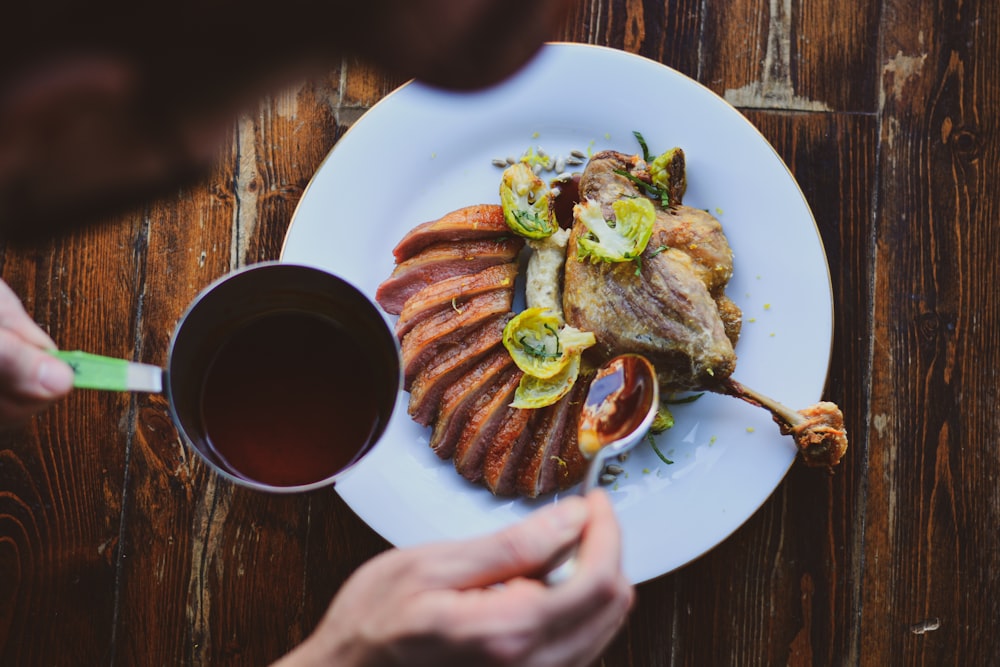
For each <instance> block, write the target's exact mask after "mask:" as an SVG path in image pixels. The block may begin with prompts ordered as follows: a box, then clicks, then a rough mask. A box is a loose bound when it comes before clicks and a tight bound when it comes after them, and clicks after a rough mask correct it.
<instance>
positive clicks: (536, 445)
mask: <svg viewBox="0 0 1000 667" xmlns="http://www.w3.org/2000/svg"><path fill="white" fill-rule="evenodd" d="M575 394H576V392H574V391H571V392H570V393H568V394H566V395H565V396H563V397H562V398H561V399H560V400H559V402H557V403H554V404H552V405H550V406H548V407H545V408H539V409H538V410H537V415H536V417H535V419H534V420H533V422H532V425H531V426H532V440H531V443H530V444H529V445H527V447H526V449H525V452H524V456H523V461H522V462H521V467H520V468H519V469H518V471H517V483H516V488H517V491H518V493H520V494H521V495H522V496H527V497H529V498H537V497H538V496H539V495H542V494H544V493H549V492H550V491H554V490H555V489H556V488H557V486H558V480H557V479H556V476H555V467H554V466H553V465H552V464H553V463H557V462H558V459H559V456H560V453H561V451H562V441H563V439H564V438H568V437H570V433H572V432H575V431H576V429H577V423H576V421H574V420H573V414H577V415H579V410H577V409H576V408H575V406H574V404H573V396H574V395H575ZM577 402H579V403H581V404H582V402H581V401H577ZM574 439H575V438H574Z"/></svg>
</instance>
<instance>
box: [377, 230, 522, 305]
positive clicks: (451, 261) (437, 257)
mask: <svg viewBox="0 0 1000 667" xmlns="http://www.w3.org/2000/svg"><path fill="white" fill-rule="evenodd" d="M523 246H524V239H522V238H520V237H508V238H503V239H483V240H476V241H459V242H454V243H452V242H442V243H436V244H434V245H431V246H428V247H427V248H424V249H423V250H421V251H420V252H419V253H417V254H416V255H414V256H413V257H411V258H409V259H407V260H406V261H404V262H402V263H400V264H397V265H396V268H395V269H393V271H392V274H391V275H390V276H389V277H388V278H386V279H385V280H384V281H383V282H382V284H381V285H379V286H378V289H377V290H376V291H375V300H376V301H377V302H378V304H379V305H380V306H382V308H383V309H384V310H385V311H386V312H387V313H391V314H392V315H399V314H400V313H401V312H402V310H403V306H404V305H405V304H406V300H407V299H409V298H410V297H411V296H413V295H414V294H416V293H417V292H419V291H420V290H421V289H423V288H424V287H427V286H428V285H432V284H434V283H436V282H439V281H441V280H445V279H447V278H451V277H453V276H458V275H469V274H473V273H479V272H480V271H482V270H483V269H486V268H488V267H491V266H494V265H496V264H506V263H508V262H512V261H514V259H515V258H516V257H517V255H518V253H519V252H521V248H522V247H523Z"/></svg>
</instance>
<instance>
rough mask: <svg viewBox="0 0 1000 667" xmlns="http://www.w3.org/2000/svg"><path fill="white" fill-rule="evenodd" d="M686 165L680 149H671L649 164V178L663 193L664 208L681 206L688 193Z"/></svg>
mask: <svg viewBox="0 0 1000 667" xmlns="http://www.w3.org/2000/svg"><path fill="white" fill-rule="evenodd" d="M684 165H685V161H684V151H683V150H682V149H680V148H671V149H670V150H668V151H667V152H665V153H661V154H660V155H658V156H657V157H656V159H654V160H653V161H652V162H650V163H649V176H650V178H652V179H653V185H655V186H656V187H657V188H658V189H659V191H660V192H661V193H663V194H661V197H663V201H662V205H663V206H668V205H677V204H680V203H681V200H682V199H683V198H684V193H685V192H686V191H687V173H686V169H685V166H684ZM664 195H666V196H665V197H664Z"/></svg>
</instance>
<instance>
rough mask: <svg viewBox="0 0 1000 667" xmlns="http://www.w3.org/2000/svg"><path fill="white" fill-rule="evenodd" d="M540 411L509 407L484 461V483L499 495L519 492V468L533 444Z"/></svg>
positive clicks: (510, 494) (494, 493)
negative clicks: (533, 427)
mask: <svg viewBox="0 0 1000 667" xmlns="http://www.w3.org/2000/svg"><path fill="white" fill-rule="evenodd" d="M537 414H538V410H519V409H517V408H510V410H509V411H508V413H507V416H506V418H505V419H504V422H503V424H501V426H500V428H498V429H497V432H496V435H494V436H493V442H492V443H490V446H489V448H488V449H487V450H486V456H485V458H484V459H483V480H482V481H483V484H485V485H486V487H487V488H488V489H489V490H490V491H492V492H493V495H496V496H512V495H515V494H516V492H517V469H518V467H519V466H520V464H521V460H522V457H523V456H524V453H525V451H526V450H527V448H528V447H529V446H530V444H531V440H532V431H531V423H532V421H533V419H534V417H535V416H536V415H537Z"/></svg>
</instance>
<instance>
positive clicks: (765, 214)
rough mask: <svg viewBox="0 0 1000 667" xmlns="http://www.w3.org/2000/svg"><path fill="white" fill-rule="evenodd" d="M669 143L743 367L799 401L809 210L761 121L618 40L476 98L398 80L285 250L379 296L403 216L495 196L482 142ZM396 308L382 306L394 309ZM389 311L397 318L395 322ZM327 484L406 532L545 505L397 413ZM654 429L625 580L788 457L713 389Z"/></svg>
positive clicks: (728, 514) (755, 501) (378, 521)
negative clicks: (728, 267)
mask: <svg viewBox="0 0 1000 667" xmlns="http://www.w3.org/2000/svg"><path fill="white" fill-rule="evenodd" d="M633 130H638V131H640V132H642V133H643V135H644V136H645V138H646V140H647V143H648V145H649V147H650V149H651V150H652V151H653V152H661V151H663V150H666V149H667V148H670V147H671V146H680V147H682V148H683V149H684V151H685V154H686V157H687V173H688V191H687V195H686V196H685V199H684V203H686V204H689V205H691V206H697V207H701V208H705V209H708V210H710V211H712V212H713V213H714V214H715V215H717V217H718V218H719V219H720V220H721V221H722V224H723V226H724V228H725V230H726V233H727V235H728V237H729V240H730V243H731V245H732V247H733V249H734V253H735V272H734V275H733V279H732V281H731V282H730V286H729V288H728V290H727V293H728V294H729V296H730V297H731V298H732V299H733V300H734V301H735V302H736V303H737V304H738V305H739V306H740V307H741V308H742V309H743V314H744V326H743V334H742V336H741V340H740V342H739V344H738V346H737V353H738V354H739V363H738V366H737V371H736V374H735V377H736V378H737V379H739V380H740V381H741V382H743V383H744V384H746V385H748V386H750V387H753V388H754V389H756V390H758V391H761V392H763V393H765V394H768V395H770V396H772V397H773V398H776V399H778V400H780V401H782V402H783V403H785V404H786V405H789V406H790V407H793V408H796V409H799V408H802V407H805V406H806V405H809V404H811V403H814V402H816V401H817V400H818V399H819V398H820V395H821V393H822V391H823V386H824V383H825V379H826V374H827V370H828V366H829V360H830V346H831V339H832V317H833V305H832V298H831V284H830V277H829V268H828V266H827V263H826V255H825V253H824V251H823V247H822V241H821V239H820V237H819V234H818V232H817V229H816V224H815V222H814V220H813V217H812V214H811V212H810V210H809V207H808V205H807V204H806V202H805V200H804V198H803V196H802V193H801V191H800V190H799V188H798V186H797V185H796V183H795V181H794V179H793V178H792V176H791V174H790V173H789V172H788V169H787V168H786V167H785V165H784V163H783V162H782V161H781V159H780V158H779V157H778V155H777V154H776V153H775V152H774V150H773V149H772V148H771V146H770V145H769V144H768V143H767V141H766V140H765V139H764V138H763V137H762V136H761V135H760V133H759V132H758V131H757V130H756V129H755V128H754V127H753V126H752V125H751V124H750V123H749V122H748V121H747V120H746V119H745V118H744V117H743V116H742V115H740V114H739V112H737V111H736V110H735V109H733V108H732V107H731V106H729V105H728V104H727V103H726V102H724V101H723V100H722V99H721V98H719V97H718V96H716V95H715V94H714V93H712V92H711V91H709V90H708V89H707V88H704V87H703V86H701V85H700V84H698V83H697V82H695V81H692V80H691V79H689V78H687V77H685V76H683V75H682V74H680V73H678V72H676V71H674V70H671V69H669V68H667V67H665V66H663V65H660V64H659V63H656V62H653V61H651V60H647V59H644V58H641V57H638V56H634V55H630V54H627V53H625V52H622V51H617V50H613V49H606V48H601V47H594V46H587V45H582V44H551V45H548V46H546V47H545V48H544V49H543V50H542V52H541V53H540V54H539V56H538V57H537V58H536V59H535V60H534V61H533V62H532V63H531V64H530V65H529V66H528V67H527V68H526V69H525V70H523V71H522V72H521V73H520V74H519V75H518V76H516V77H515V78H514V79H512V80H510V81H508V82H506V83H505V84H504V85H502V86H500V87H497V88H494V89H490V90H488V91H485V92H478V93H475V94H460V93H450V92H443V91H441V90H438V89H434V88H430V87H427V86H424V85H421V84H417V83H409V84H407V85H404V86H402V87H400V88H399V89H397V90H396V91H394V92H393V93H392V94H390V95H388V96H387V97H386V98H385V99H383V100H382V101H380V102H379V103H378V104H376V105H375V106H374V107H373V108H372V109H371V110H370V111H369V112H368V113H366V114H365V115H364V116H363V117H362V118H361V119H360V120H359V121H358V122H357V123H356V124H355V125H354V127H352V128H351V130H350V131H349V132H348V133H347V134H346V135H345V136H344V137H343V138H342V139H341V140H340V141H339V142H338V143H337V145H336V146H335V147H334V149H333V150H332V151H331V152H330V154H329V156H328V157H327V158H326V160H325V161H324V163H323V164H322V166H321V167H320V168H319V170H318V171H317V172H316V174H315V176H314V177H313V179H312V182H311V183H310V185H309V187H308V189H307V190H306V192H305V194H304V195H303V197H302V200H301V202H300V203H299V206H298V208H297V210H296V212H295V216H294V218H293V220H292V224H291V227H290V229H289V231H288V236H287V238H286V240H285V246H284V249H283V251H282V260H283V261H289V262H299V263H305V264H311V265H315V266H319V267H322V268H325V269H327V270H329V271H332V272H335V273H337V274H339V275H340V276H342V277H344V278H345V279H347V280H349V281H351V282H353V283H354V284H356V285H357V286H358V287H359V288H360V289H361V290H363V291H364V292H365V293H366V294H368V295H369V296H374V294H375V289H376V287H377V286H378V284H379V283H380V282H381V281H382V280H384V279H385V277H386V276H388V275H389V273H390V272H391V270H392V267H393V259H392V254H391V249H392V247H393V246H394V245H395V244H396V242H397V241H398V240H399V239H400V238H401V237H402V236H403V235H404V234H405V233H406V232H407V231H408V230H409V229H410V228H412V227H413V226H414V225H416V224H418V223H420V222H424V221H426V220H432V219H435V218H438V217H440V216H441V215H443V214H445V213H447V212H449V211H452V210H454V209H457V208H460V207H462V206H466V205H469V204H477V203H498V202H499V197H498V195H497V187H498V184H499V178H500V171H501V170H500V169H498V168H497V167H495V166H493V164H492V163H491V161H492V159H493V158H497V157H506V156H508V155H520V154H521V153H523V152H524V151H525V150H527V149H528V148H530V147H538V146H541V147H542V148H544V149H545V150H546V151H547V152H548V153H550V154H556V155H560V154H562V155H564V154H568V153H569V152H570V150H572V149H580V150H584V151H586V150H588V149H589V150H593V151H597V150H601V149H604V148H614V149H618V150H622V151H625V152H639V147H638V144H637V142H636V140H635V138H634V137H633V135H632V132H633ZM387 319H389V318H387ZM390 321H391V319H390ZM406 398H407V396H406V394H403V393H401V394H400V398H399V403H398V406H397V410H396V412H395V414H394V416H393V419H392V422H391V424H390V426H389V429H388V431H387V432H386V435H385V437H384V439H383V441H382V442H381V443H380V444H379V445H378V446H377V447H376V448H375V449H374V450H373V451H372V453H371V454H370V455H369V456H368V457H367V458H366V459H365V460H364V461H362V462H361V463H360V464H359V465H358V466H357V467H356V468H355V469H354V470H353V471H352V472H351V473H349V474H348V475H347V476H346V477H345V479H344V480H343V481H340V482H338V483H337V486H336V489H337V492H338V493H340V495H341V496H342V497H343V498H344V500H345V501H346V502H347V504H348V505H350V507H351V508H352V509H353V510H354V511H355V512H356V513H357V514H358V515H359V516H360V517H361V518H362V519H363V520H364V521H366V522H367V523H368V525H370V526H371V527H372V528H373V529H375V530H376V531H378V533H379V534H381V535H382V536H383V537H385V538H386V539H387V540H389V541H390V542H392V543H393V544H395V545H397V546H409V545H414V544H418V543H423V542H427V541H432V540H440V539H449V538H462V537H467V536H472V535H477V534H481V533H485V532H487V531H493V530H495V529H498V528H500V527H502V526H505V525H508V524H510V523H512V522H514V521H517V520H518V519H520V518H521V517H523V516H525V515H526V514H527V513H528V512H530V511H531V510H532V509H533V508H534V507H537V506H538V505H539V504H540V503H550V502H554V501H555V500H558V498H553V497H547V498H544V499H540V500H537V501H533V502H529V501H525V500H511V499H497V498H494V497H493V496H492V495H491V494H490V493H489V491H487V490H486V489H485V488H483V487H480V486H474V485H470V484H468V483H467V482H465V481H464V480H463V479H461V478H460V477H459V475H458V474H457V473H456V472H455V470H454V467H453V466H452V464H451V462H449V461H441V460H440V459H438V458H437V457H436V455H435V454H434V453H433V452H432V451H431V450H430V448H429V447H428V430H427V429H424V428H421V427H419V426H417V425H416V424H415V423H413V422H412V421H411V420H410V419H409V417H408V416H407V413H406ZM674 413H675V418H676V426H675V427H674V428H673V429H672V430H670V431H668V432H667V433H666V434H664V435H662V436H660V438H659V440H658V442H659V447H660V449H661V451H663V452H664V453H665V454H666V455H667V457H669V458H670V459H672V460H673V464H672V465H666V464H664V463H663V462H662V461H661V460H660V459H659V458H658V457H657V456H656V454H655V453H654V452H653V450H652V448H651V447H650V446H648V445H646V444H642V445H640V446H639V447H637V448H636V450H635V451H634V453H633V454H632V456H631V458H630V459H629V461H628V462H627V463H626V465H625V468H626V474H625V475H623V476H621V477H620V478H619V482H618V483H617V484H616V486H615V487H614V488H612V489H610V495H611V498H612V500H613V502H614V505H615V507H616V510H617V513H618V517H619V518H620V520H621V524H622V529H623V532H624V567H625V570H626V572H627V574H628V576H629V577H630V578H631V579H632V581H633V582H636V583H638V582H641V581H645V580H647V579H651V578H653V577H656V576H659V575H661V574H664V573H667V572H670V571H671V570H674V569H675V568H678V567H680V566H682V565H684V564H685V563H687V562H689V561H691V560H692V559H694V558H697V557H698V556H700V555H701V554H703V553H705V552H706V551H708V550H709V549H711V548H712V547H714V546H715V545H716V544H718V543H719V542H721V541H722V540H724V539H725V538H726V537H727V536H728V535H729V534H730V533H732V532H733V531H734V530H735V529H736V528H738V527H739V526H740V525H741V524H742V523H743V522H744V521H745V520H746V519H747V518H748V517H749V516H750V515H751V514H753V512H754V511H755V510H756V509H757V508H758V507H760V505H761V504H762V503H763V502H764V500H766V499H767V497H768V496H769V495H770V494H771V492H772V491H773V490H774V489H775V487H776V486H777V485H778V483H779V482H780V481H781V480H782V478H783V477H784V475H785V473H786V472H787V470H788V468H789V466H790V465H791V463H792V462H793V460H794V458H795V446H794V444H793V443H792V441H791V439H790V438H787V437H783V436H781V435H780V434H779V432H778V429H777V427H776V426H775V424H774V423H773V422H772V421H771V419H770V417H769V416H768V415H767V414H766V413H765V412H764V411H763V410H761V409H758V408H754V407H751V406H749V405H746V404H744V403H743V402H741V401H738V400H736V399H732V398H727V397H722V396H715V395H708V394H706V395H705V396H703V397H702V398H701V399H699V400H697V401H695V402H694V403H691V404H688V405H681V406H677V407H676V409H675V410H674Z"/></svg>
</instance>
